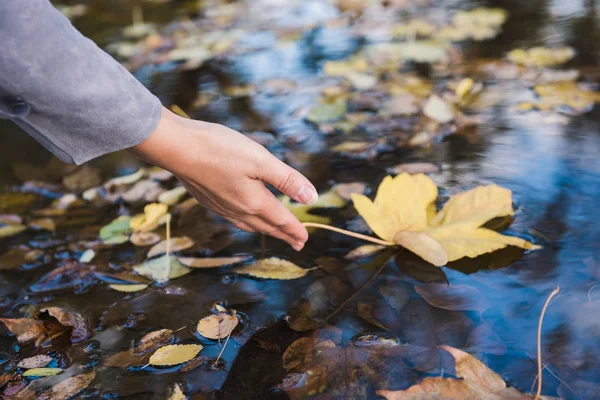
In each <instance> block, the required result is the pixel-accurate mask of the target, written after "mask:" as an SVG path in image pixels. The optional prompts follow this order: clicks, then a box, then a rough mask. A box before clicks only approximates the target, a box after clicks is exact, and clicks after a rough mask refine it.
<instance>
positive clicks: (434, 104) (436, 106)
mask: <svg viewBox="0 0 600 400" xmlns="http://www.w3.org/2000/svg"><path fill="white" fill-rule="evenodd" d="M423 114H425V115H426V116H427V117H428V118H431V119H432V120H434V121H436V122H439V123H440V124H445V123H447V122H450V121H452V120H453V119H454V117H455V113H454V109H453V108H452V105H451V104H449V103H448V102H447V101H445V100H444V99H442V98H441V97H439V96H435V95H433V96H431V97H430V98H429V99H428V100H427V102H426V103H425V105H424V106H423Z"/></svg>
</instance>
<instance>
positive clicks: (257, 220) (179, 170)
mask: <svg viewBox="0 0 600 400" xmlns="http://www.w3.org/2000/svg"><path fill="white" fill-rule="evenodd" d="M131 150H132V151H133V152H134V153H135V154H136V155H138V156H139V157H141V158H142V159H144V160H146V161H148V162H150V163H152V164H155V165H157V166H160V167H161V168H164V169H166V170H168V171H170V172H172V173H173V174H175V176H177V178H178V179H179V180H180V181H181V182H182V183H183V185H184V186H185V187H186V188H187V190H188V191H189V192H190V193H191V194H192V195H193V196H194V197H195V198H196V199H197V200H198V201H199V202H200V203H201V204H202V205H204V206H205V207H207V208H209V209H211V210H212V211H214V212H216V213H217V214H219V215H221V216H223V217H225V218H226V219H228V220H229V221H231V222H232V223H233V224H234V225H235V226H237V227H238V228H240V229H243V230H246V231H249V232H254V231H257V232H261V233H264V234H267V235H271V236H274V237H276V238H279V239H282V240H285V241H286V242H288V243H289V244H290V245H291V246H292V247H293V248H294V249H295V250H301V249H302V248H303V247H304V243H305V242H306V240H307V239H308V233H307V232H306V228H304V226H302V224H300V222H299V221H298V219H297V218H296V217H295V216H294V215H293V214H292V213H291V212H290V211H289V210H288V209H286V208H285V207H284V206H283V205H282V204H281V203H280V202H279V201H278V200H277V198H276V197H275V196H273V194H272V193H271V192H270V191H269V190H268V189H267V188H266V187H265V184H264V183H265V182H267V183H270V184H271V185H273V186H274V187H275V188H277V189H278V190H279V191H281V192H282V193H284V194H286V195H288V196H290V197H291V198H292V199H294V200H296V201H299V202H301V203H304V204H312V203H314V202H315V201H316V200H317V197H318V195H317V191H316V189H315V188H314V186H313V185H312V184H311V183H310V181H309V180H308V179H306V178H305V177H304V176H303V175H302V174H300V173H299V172H298V171H296V170H294V169H293V168H291V167H289V166H288V165H286V164H285V163H283V162H281V161H280V160H279V159H277V158H276V157H275V156H273V155H272V154H271V153H270V152H269V151H268V150H266V149H265V148H264V147H263V146H261V145H259V144H258V143H256V142H254V141H253V140H251V139H248V138H247V137H245V136H244V135H242V134H241V133H238V132H236V131H234V130H232V129H229V128H227V127H224V126H222V125H218V124H212V123H208V122H202V121H194V120H191V119H185V118H182V117H179V116H177V115H175V114H173V113H172V112H170V111H169V110H167V109H166V108H163V111H162V117H161V120H160V122H159V124H158V126H157V128H156V130H155V131H154V132H153V133H152V135H151V136H150V137H149V138H148V139H146V140H145V141H144V142H142V143H140V144H139V145H137V146H135V147H133V148H132V149H131Z"/></svg>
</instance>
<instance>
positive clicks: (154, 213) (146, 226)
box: [130, 203, 169, 232]
mask: <svg viewBox="0 0 600 400" xmlns="http://www.w3.org/2000/svg"><path fill="white" fill-rule="evenodd" d="M168 209H169V206H167V205H166V204H162V203H150V204H147V205H146V207H144V214H140V215H136V216H135V217H133V218H132V219H131V221H130V226H131V229H132V230H133V231H134V232H147V231H151V230H153V229H155V228H156V227H157V226H158V223H159V220H160V218H161V217H163V216H165V215H166V214H167V211H168Z"/></svg>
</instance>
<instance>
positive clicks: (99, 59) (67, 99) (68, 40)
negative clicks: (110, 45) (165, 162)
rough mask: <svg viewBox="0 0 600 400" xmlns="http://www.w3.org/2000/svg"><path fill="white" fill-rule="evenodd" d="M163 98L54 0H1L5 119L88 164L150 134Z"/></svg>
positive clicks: (0, 80)
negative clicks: (73, 21) (79, 27)
mask: <svg viewBox="0 0 600 400" xmlns="http://www.w3.org/2000/svg"><path fill="white" fill-rule="evenodd" d="M160 114H161V103H160V101H159V100H158V98H156V96H154V95H153V94H152V93H150V91H148V90H147V89H146V88H145V87H144V86H143V85H142V84H141V83H140V82H138V81H137V80H136V79H135V77H133V76H132V75H131V74H130V73H129V72H128V71H127V70H126V69H125V68H123V67H122V66H121V65H120V64H119V63H118V62H117V61H115V60H114V59H113V58H112V57H111V56H109V55H108V54H106V53H105V52H104V51H102V50H101V49H100V48H98V46H96V45H95V44H94V43H93V42H92V41H91V40H89V39H87V38H85V37H84V36H83V35H81V34H80V33H79V32H78V31H77V30H76V29H75V28H74V27H73V26H72V25H71V23H70V22H69V20H68V19H67V18H65V17H64V16H63V15H62V14H61V13H60V12H59V11H58V10H56V9H55V8H54V7H53V6H52V5H51V4H50V2H49V1H48V0H0V118H2V117H4V118H10V119H12V120H13V121H14V122H16V123H17V124H18V125H19V126H21V127H22V128H23V129H24V130H25V131H26V132H28V133H29V134H30V135H32V136H33V137H34V138H35V139H36V140H38V141H39V142H40V143H41V144H42V145H44V146H45V147H46V148H47V149H48V150H50V151H51V152H52V153H54V154H55V155H56V156H57V157H59V158H60V159H61V160H63V161H66V162H75V163H76V164H82V163H84V162H86V161H88V160H90V159H92V158H95V157H98V156H100V155H103V154H106V153H110V152H113V151H117V150H122V149H125V148H128V147H131V146H135V145H136V144H139V143H141V142H142V141H144V140H145V139H146V138H147V137H148V136H150V134H151V133H152V131H153V130H154V129H155V127H156V125H157V124H158V120H159V119H160Z"/></svg>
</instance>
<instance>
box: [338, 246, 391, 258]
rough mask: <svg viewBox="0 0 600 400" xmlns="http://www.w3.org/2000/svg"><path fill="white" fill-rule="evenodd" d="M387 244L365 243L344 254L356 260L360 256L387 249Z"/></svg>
mask: <svg viewBox="0 0 600 400" xmlns="http://www.w3.org/2000/svg"><path fill="white" fill-rule="evenodd" d="M385 248H386V246H382V245H379V244H365V245H363V246H359V247H357V248H355V249H354V250H352V251H351V252H350V253H348V254H346V255H345V256H344V258H345V259H347V260H355V259H359V258H365V257H369V256H372V255H373V254H376V253H379V252H380V251H381V250H383V249H385Z"/></svg>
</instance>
